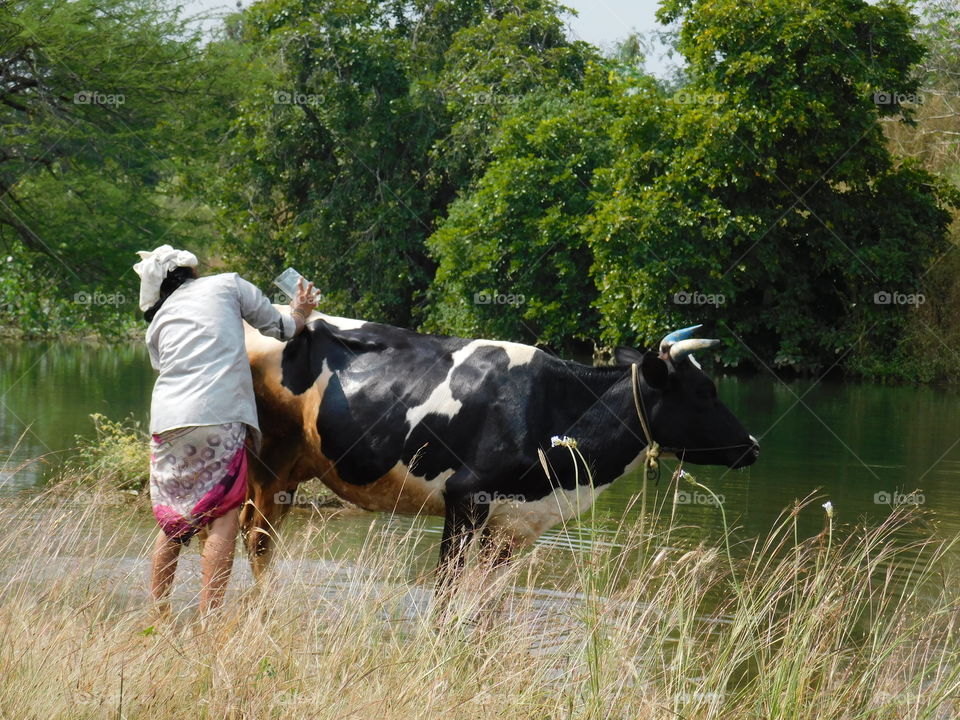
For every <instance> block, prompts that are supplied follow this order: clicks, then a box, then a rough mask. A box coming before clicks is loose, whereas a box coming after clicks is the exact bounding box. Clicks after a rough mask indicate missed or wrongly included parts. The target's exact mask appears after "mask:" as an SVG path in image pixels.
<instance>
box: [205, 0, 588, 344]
mask: <svg viewBox="0 0 960 720" xmlns="http://www.w3.org/2000/svg"><path fill="white" fill-rule="evenodd" d="M557 13H558V9H557V6H556V5H555V4H554V3H552V2H548V1H546V0H523V1H522V2H507V1H505V0H495V1H492V2H479V1H474V2H426V0H418V1H417V2H412V3H400V2H378V1H376V0H349V1H347V0H337V1H335V2H325V3H300V2H292V0H271V1H270V2H264V3H258V4H257V5H255V6H254V7H252V8H251V9H250V10H249V11H247V12H246V13H244V19H243V20H242V24H243V26H244V33H243V35H242V36H241V38H242V39H241V42H246V43H250V44H252V45H253V46H255V47H257V48H258V49H259V50H260V51H262V53H263V54H264V58H265V59H264V62H265V63H266V64H267V65H271V64H272V74H271V73H265V74H264V75H263V76H262V78H260V79H259V80H258V81H257V82H253V83H251V85H250V88H249V91H248V93H247V96H246V97H245V98H244V100H243V103H242V107H241V112H240V114H239V117H238V118H237V121H236V123H235V131H234V134H233V136H232V141H231V143H230V148H229V152H228V154H227V160H228V163H227V167H226V169H225V172H224V175H225V177H226V180H225V181H224V182H223V184H222V186H221V187H220V188H218V191H219V192H220V193H221V204H222V206H223V207H224V208H225V211H224V213H223V223H224V228H225V235H226V239H225V246H226V249H227V252H228V254H229V255H230V256H231V258H233V259H234V260H235V261H237V262H238V263H239V264H240V265H241V266H242V267H243V268H244V269H245V271H246V272H248V273H249V274H250V275H251V276H253V277H254V278H257V279H259V280H261V281H265V280H267V278H268V277H269V276H270V275H272V274H273V273H275V272H277V271H278V270H280V269H282V267H283V266H284V265H293V266H295V267H297V268H298V269H299V270H300V271H301V272H303V273H304V274H305V275H309V276H312V277H315V278H317V280H318V281H319V282H321V284H322V288H323V291H324V295H325V303H324V308H325V309H327V310H328V311H331V312H344V313H349V314H352V315H358V316H361V317H367V318H370V319H377V320H386V321H390V322H394V323H399V324H404V325H409V324H414V323H416V322H417V321H418V320H419V318H420V315H421V308H422V304H423V302H424V293H425V291H426V289H427V287H428V286H429V284H430V282H431V281H432V279H433V275H434V271H435V262H434V260H433V258H431V257H430V256H429V254H428V253H427V250H426V245H425V240H426V238H428V237H429V236H430V235H431V234H432V233H433V231H434V229H435V227H436V224H437V221H438V219H440V218H442V217H443V216H444V214H445V213H446V209H447V206H448V205H449V203H450V202H451V201H452V200H453V199H454V197H456V194H457V192H458V191H459V190H460V189H461V188H464V187H467V186H469V185H470V183H471V182H472V180H473V179H474V177H475V175H476V174H477V173H478V171H479V170H478V169H479V168H481V167H483V166H484V165H485V163H486V162H487V160H488V159H489V143H490V142H491V138H492V136H493V135H494V134H495V133H494V131H495V128H496V127H497V126H498V124H499V118H500V117H501V116H503V115H505V114H507V112H508V106H509V105H511V104H513V103H514V101H515V99H516V98H519V97H522V96H523V95H525V94H526V93H529V92H531V91H533V90H534V89H537V88H541V87H543V86H545V85H549V86H558V85H559V84H561V83H566V85H567V86H570V85H572V84H574V83H575V82H576V79H577V78H578V77H579V76H580V75H582V68H583V66H584V63H585V60H584V58H585V57H588V56H592V54H593V50H592V49H590V48H589V47H588V46H586V45H583V44H582V43H573V44H572V43H570V42H568V41H567V40H566V39H565V38H564V36H563V32H562V24H561V23H560V20H559V19H558V17H557Z"/></svg>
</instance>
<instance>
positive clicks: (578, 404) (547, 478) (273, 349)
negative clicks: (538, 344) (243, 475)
mask: <svg viewBox="0 0 960 720" xmlns="http://www.w3.org/2000/svg"><path fill="white" fill-rule="evenodd" d="M695 329H696V328H686V329H685V330H681V331H677V332H675V333H671V334H670V335H668V336H667V337H666V338H664V340H663V341H662V343H661V345H660V348H659V352H646V353H641V352H639V351H636V350H633V349H630V348H620V349H618V350H617V352H616V360H617V364H616V365H613V366H609V367H589V366H586V365H581V364H579V363H576V362H570V361H566V360H561V359H559V358H557V357H554V356H552V355H550V354H548V353H546V352H544V351H542V350H539V349H537V348H535V347H531V346H529V345H521V344H518V343H511V342H500V341H494V340H465V339H461V338H454V337H443V336H438V335H425V334H420V333H416V332H412V331H410V330H403V329H400V328H396V327H391V326H389V325H381V324H377V323H370V322H363V321H359V320H349V319H345V318H338V317H332V316H328V315H323V314H321V313H314V314H313V315H312V316H311V318H310V319H309V322H308V325H307V327H306V329H305V330H304V332H303V333H302V334H301V335H300V336H298V337H297V338H295V339H294V340H292V341H290V342H289V343H288V344H287V345H286V346H284V345H283V344H282V343H280V342H278V341H275V340H271V339H269V338H266V337H264V336H262V335H260V334H259V333H256V332H255V331H253V332H251V331H248V333H247V338H246V340H247V350H248V353H249V356H250V361H251V366H252V370H253V378H254V388H255V391H256V395H257V404H258V411H259V415H260V425H261V429H262V431H263V436H264V438H263V439H264V442H263V447H262V450H261V452H260V453H259V457H258V458H257V459H255V460H254V461H253V462H252V463H251V478H250V480H251V482H250V499H251V501H252V503H248V505H247V506H246V507H245V508H244V511H243V514H242V516H241V520H242V523H243V527H244V530H245V532H246V538H247V549H248V552H249V554H250V557H251V561H252V563H253V566H254V571H255V572H256V573H257V574H258V575H259V573H260V572H261V571H262V570H263V569H264V568H265V566H266V562H267V560H268V556H269V549H270V545H271V534H272V532H273V531H274V530H275V528H276V526H277V525H278V523H279V520H280V519H281V517H282V515H283V514H284V512H285V510H286V509H287V507H288V506H287V505H282V504H278V503H277V502H276V499H277V497H278V493H281V494H283V493H291V492H295V490H296V487H297V485H298V484H299V483H300V482H302V481H304V480H307V479H309V478H312V477H317V478H319V479H320V480H321V481H323V482H324V483H325V484H326V485H327V486H329V487H330V488H331V489H332V490H333V491H334V492H336V493H337V494H338V495H339V496H341V497H342V498H344V499H346V500H348V501H350V502H352V503H354V504H356V505H359V506H360V507H362V508H366V509H368V510H380V511H387V512H402V513H426V514H430V515H437V516H441V517H444V518H445V524H444V532H443V540H442V542H441V550H440V566H439V567H440V569H441V570H446V569H450V568H453V569H454V570H455V569H456V568H457V567H459V564H460V563H461V562H462V555H463V548H464V545H465V542H464V541H465V540H469V538H470V537H471V536H472V534H473V533H474V531H476V530H482V533H481V538H486V539H488V540H489V539H491V538H494V539H496V540H497V547H498V548H500V549H501V551H503V550H504V549H509V548H516V547H518V546H521V545H525V544H529V543H531V542H533V541H534V540H536V538H537V537H539V535H540V534H541V533H542V532H543V531H544V530H546V529H548V528H550V527H551V526H553V525H556V524H557V523H559V522H561V521H563V520H566V519H568V518H570V517H572V516H574V515H575V514H577V513H578V512H582V511H583V510H585V509H587V508H589V507H590V505H591V504H592V503H593V501H594V500H595V498H596V496H597V495H598V494H599V493H601V492H603V491H604V490H605V489H606V488H608V487H609V486H610V484H611V483H612V482H613V481H614V480H616V479H617V478H618V477H620V476H621V475H623V474H625V473H626V472H628V471H630V470H631V469H632V468H634V467H637V466H639V465H640V463H641V462H642V459H643V455H644V449H645V447H646V442H645V440H644V433H643V431H642V429H641V424H640V421H639V418H638V414H637V410H636V405H635V402H634V395H633V388H632V379H631V370H630V365H631V364H632V363H636V364H637V365H638V366H639V372H638V377H639V391H640V393H641V395H642V402H643V405H644V407H645V410H646V413H647V415H648V421H649V423H648V424H649V428H650V433H651V435H652V436H653V439H654V440H655V441H656V442H658V443H659V444H660V445H661V447H662V449H663V451H664V452H665V453H670V454H672V455H675V456H677V457H682V458H683V459H684V461H685V462H688V463H700V464H709V465H723V466H728V467H732V468H739V467H745V466H747V465H750V464H752V463H753V462H755V461H756V459H757V456H758V453H759V447H758V445H757V442H756V440H755V439H754V438H753V437H752V436H751V435H749V434H748V433H747V431H746V430H745V429H744V428H743V426H742V425H741V424H740V422H739V421H738V420H737V418H736V417H734V416H733V414H732V413H731V412H730V411H729V410H728V409H727V408H726V407H725V406H724V405H723V403H721V402H720V401H719V400H718V399H717V391H716V387H715V386H714V384H713V382H712V381H711V380H710V379H709V378H708V377H707V376H706V375H705V374H704V373H703V371H702V370H701V369H700V367H699V365H697V364H696V362H695V361H694V360H693V358H692V357H691V356H690V353H691V352H692V351H693V350H696V349H704V348H708V347H712V346H714V345H716V344H717V343H718V342H719V341H717V340H702V339H693V338H691V337H690V336H691V335H692V331H693V330H695ZM555 437H569V438H573V439H574V440H575V441H576V444H577V451H578V452H579V454H581V455H582V457H583V458H584V459H585V461H586V463H587V464H588V466H589V472H588V471H587V470H588V468H586V467H584V466H583V462H582V461H581V460H580V459H579V457H578V456H577V454H575V453H571V452H570V449H569V448H568V447H566V446H564V445H559V446H555V445H554V442H552V439H553V438H555ZM540 452H542V453H543V454H544V456H545V458H546V465H547V467H548V468H549V472H548V471H546V470H545V467H544V463H543V462H542V461H541V457H540ZM441 576H443V577H446V575H445V574H443V573H441Z"/></svg>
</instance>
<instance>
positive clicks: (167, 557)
mask: <svg viewBox="0 0 960 720" xmlns="http://www.w3.org/2000/svg"><path fill="white" fill-rule="evenodd" d="M180 547H181V546H180V543H178V542H174V541H172V540H171V539H170V538H168V537H167V536H166V535H165V534H164V532H163V530H161V531H160V532H159V533H158V534H157V539H156V540H155V541H154V543H153V561H152V572H151V578H150V587H151V591H152V593H153V600H154V602H156V603H157V604H158V608H157V609H158V610H159V611H160V613H161V614H165V613H166V612H167V611H168V610H169V605H168V604H167V596H168V595H169V594H170V586H171V585H173V576H174V574H175V573H176V572H177V558H178V557H179V555H180Z"/></svg>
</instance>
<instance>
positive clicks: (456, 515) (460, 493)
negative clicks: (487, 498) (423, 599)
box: [436, 471, 490, 611]
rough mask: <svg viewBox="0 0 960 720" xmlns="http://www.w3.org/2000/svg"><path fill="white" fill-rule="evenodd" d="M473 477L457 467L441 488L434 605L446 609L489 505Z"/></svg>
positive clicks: (485, 517)
mask: <svg viewBox="0 0 960 720" xmlns="http://www.w3.org/2000/svg"><path fill="white" fill-rule="evenodd" d="M475 482H476V478H475V476H473V474H472V473H469V472H464V471H458V472H456V473H454V474H453V475H451V476H450V478H448V480H447V486H446V489H445V491H444V502H445V503H446V511H445V514H444V522H443V536H442V538H441V540H440V559H439V562H438V563H437V586H436V599H437V608H438V610H440V611H444V610H445V609H446V606H447V603H448V602H449V600H450V597H451V595H452V593H453V591H454V590H455V589H456V584H457V580H458V578H459V577H460V575H461V573H462V572H463V565H464V561H465V560H466V553H467V548H468V546H469V544H470V541H471V539H472V538H473V535H474V533H475V532H476V530H477V529H478V528H479V527H480V526H482V525H483V523H484V522H485V521H486V519H487V514H488V513H489V511H490V505H489V503H486V502H480V501H479V500H478V498H477V494H476V490H475V488H476V484H475Z"/></svg>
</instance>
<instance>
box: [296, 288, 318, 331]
mask: <svg viewBox="0 0 960 720" xmlns="http://www.w3.org/2000/svg"><path fill="white" fill-rule="evenodd" d="M319 300H320V298H319V293H318V292H317V291H316V290H315V289H314V287H313V283H312V282H311V283H307V286H306V287H304V286H303V278H300V279H299V280H297V295H296V297H294V298H293V301H292V302H291V303H290V307H291V308H292V309H293V319H294V321H295V322H296V323H297V333H299V332H300V331H301V330H303V326H304V325H305V324H306V322H307V318H308V317H310V313H312V312H313V310H314V308H316V307H317V303H318V302H319Z"/></svg>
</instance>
